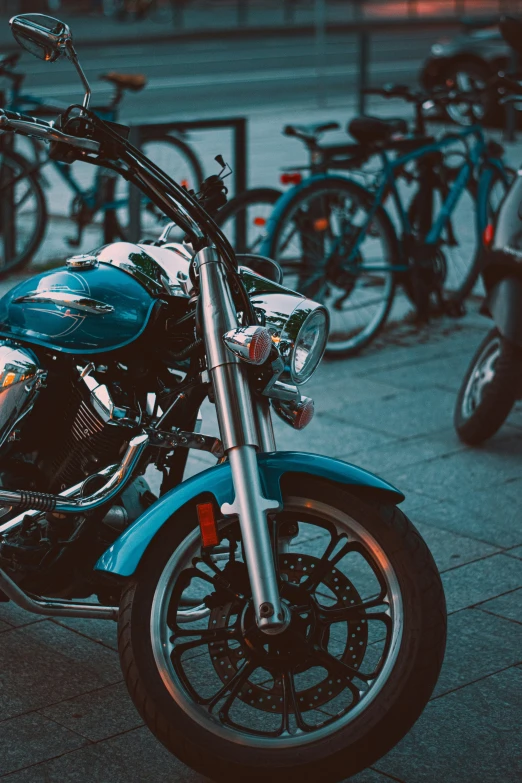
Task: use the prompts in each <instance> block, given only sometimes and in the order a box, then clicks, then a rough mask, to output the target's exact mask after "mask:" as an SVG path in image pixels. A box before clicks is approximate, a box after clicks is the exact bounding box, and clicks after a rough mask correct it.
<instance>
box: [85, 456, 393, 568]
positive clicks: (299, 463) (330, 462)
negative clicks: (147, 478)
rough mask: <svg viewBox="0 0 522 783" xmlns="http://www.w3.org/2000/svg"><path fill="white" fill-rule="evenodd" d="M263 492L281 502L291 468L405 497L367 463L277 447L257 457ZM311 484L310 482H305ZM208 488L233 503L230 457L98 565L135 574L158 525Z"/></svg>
mask: <svg viewBox="0 0 522 783" xmlns="http://www.w3.org/2000/svg"><path fill="white" fill-rule="evenodd" d="M257 461H258V465H259V472H260V476H261V484H262V488H263V494H264V496H265V497H266V498H270V499H271V500H272V499H273V500H278V501H279V502H280V503H281V502H282V497H281V478H282V476H284V475H285V474H287V473H294V474H295V473H297V474H303V475H308V476H317V477H319V478H325V479H329V480H330V481H334V482H336V483H338V484H345V485H347V486H352V487H360V488H365V490H366V492H372V491H373V493H374V494H375V496H376V497H381V498H382V499H383V500H386V501H387V502H391V503H400V502H401V501H402V500H404V495H403V494H402V492H399V491H398V490H397V489H395V487H392V486H391V484H388V483H387V482H386V481H383V480H382V479H380V478H378V476H374V475H373V473H369V472H368V471H366V470H363V469H362V468H358V467H356V466H355V465H350V464H349V463H347V462H342V461H341V460H338V459H332V458H331V457H323V456H319V455H318V454H304V453H301V452H298V451H275V452H272V453H270V454H260V455H259V456H258V458H257ZM303 489H306V483H303ZM204 494H207V495H208V494H211V495H213V496H214V497H215V499H216V503H217V504H218V506H219V507H221V506H222V505H223V503H232V501H233V500H234V488H233V484H232V475H231V471H230V463H229V462H223V463H222V464H221V465H217V466H216V467H213V468H209V469H208V470H205V471H203V472H202V473H198V474H197V475H196V476H193V477H192V478H191V479H189V480H188V481H185V482H183V484H180V485H179V486H177V487H175V488H174V489H172V490H171V491H170V492H167V494H166V495H163V497H161V498H160V499H159V500H158V501H157V502H156V503H154V505H153V506H151V507H150V508H149V509H147V511H146V512H145V513H144V514H142V515H141V517H140V518H139V519H137V520H136V521H135V522H133V524H132V525H130V526H129V527H128V528H127V530H126V531H125V532H124V533H123V534H122V535H121V536H120V537H119V538H118V540H117V541H115V542H114V544H113V545H112V546H111V547H110V548H109V549H108V550H107V551H106V552H105V553H104V554H103V555H102V557H101V558H100V559H99V560H98V562H97V563H96V566H95V568H96V570H97V571H105V572H107V573H110V574H116V575H118V576H132V574H133V573H134V572H135V570H136V568H137V567H138V564H139V562H140V560H141V558H142V556H143V554H144V552H145V550H146V549H147V547H148V546H149V544H150V542H151V541H152V539H153V538H154V536H155V535H156V533H157V532H158V530H159V529H160V528H161V527H162V526H163V525H164V524H165V523H166V522H167V521H168V520H169V519H171V518H172V516H173V515H174V514H175V513H176V512H177V511H179V510H180V509H181V508H183V506H186V505H187V504H188V503H193V502H194V501H195V500H196V498H198V497H200V496H201V495H204Z"/></svg>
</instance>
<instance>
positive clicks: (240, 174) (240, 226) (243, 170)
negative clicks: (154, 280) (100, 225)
mask: <svg viewBox="0 0 522 783" xmlns="http://www.w3.org/2000/svg"><path fill="white" fill-rule="evenodd" d="M144 128H147V130H148V131H151V130H156V131H161V132H164V133H169V132H171V131H189V130H217V129H229V130H231V131H232V134H233V136H232V138H233V157H232V163H231V167H232V170H233V181H234V192H235V193H236V194H237V193H242V192H243V191H245V190H246V189H247V182H248V171H247V167H248V141H247V119H246V118H245V117H224V118H217V119H209V120H188V121H184V122H179V121H176V122H160V123H155V122H151V123H142V124H140V125H131V129H130V135H129V141H130V142H131V143H132V144H134V146H135V147H138V149H141V140H142V138H143V129H144ZM216 152H219V150H216ZM110 221H111V215H110V212H107V213H106V214H105V236H106V240H105V241H106V242H111V241H112V239H113V237H112V238H111V237H110V231H111V229H110ZM140 238H141V194H140V192H139V190H138V189H137V188H135V187H134V186H132V185H131V187H130V193H129V240H130V241H131V242H138V241H139V240H140ZM245 239H246V221H245V216H244V215H241V216H239V217H238V218H237V219H236V243H237V244H238V246H241V245H244V243H245Z"/></svg>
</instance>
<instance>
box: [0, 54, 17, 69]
mask: <svg viewBox="0 0 522 783" xmlns="http://www.w3.org/2000/svg"><path fill="white" fill-rule="evenodd" d="M21 56H22V55H21V53H20V52H13V54H6V56H5V57H0V69H1V68H14V66H15V65H16V63H17V62H18V60H19V59H20V57H21Z"/></svg>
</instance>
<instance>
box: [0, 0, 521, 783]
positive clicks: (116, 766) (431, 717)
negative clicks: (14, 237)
mask: <svg viewBox="0 0 522 783" xmlns="http://www.w3.org/2000/svg"><path fill="white" fill-rule="evenodd" d="M8 5H9V4H8V3H7V4H5V3H4V6H3V8H4V11H5V13H6V14H7V13H10V12H11V11H12V8H8V7H7V6H8ZM214 5H215V3H214ZM413 5H415V12H416V13H418V14H420V15H421V17H422V14H425V13H427V12H428V11H429V12H430V14H434V13H440V15H441V16H444V14H447V15H449V14H450V13H453V10H454V9H453V3H451V4H449V3H447V4H445V3H443V2H440V3H437V2H432V3H427V2H420V1H419V2H418V3H416V4H411V3H384V2H381V3H378V2H371V3H370V2H369V3H364V4H362V5H359V6H358V7H357V6H355V5H352V4H350V5H349V6H348V4H340V3H339V4H337V3H335V4H331V5H330V6H329V13H330V14H331V18H332V19H333V18H334V16H333V14H334V13H338V12H339V13H341V12H342V13H345V12H346V13H345V16H346V21H347V22H349V21H350V19H352V18H354V15H355V14H356V13H357V14H361V13H362V12H363V13H364V15H365V16H368V17H370V16H372V15H373V16H374V17H376V18H380V17H383V16H384V15H386V16H389V17H392V18H394V19H395V20H396V21H397V20H399V21H400V20H401V19H403V18H406V17H407V15H408V14H411V13H412V6H413ZM460 5H461V11H464V12H466V11H468V10H469V8H470V6H471V7H472V9H473V11H477V9H478V10H480V12H482V11H483V12H484V13H490V12H496V11H497V10H498V4H497V3H489V2H484V3H478V2H477V3H467V4H463V3H461V4H460ZM505 5H506V7H507V6H508V5H509V4H505ZM450 6H451V7H450ZM465 6H467V7H465ZM209 7H210V6H209V5H208V4H207V5H206V6H205V5H204V4H203V3H198V4H196V3H194V4H187V5H186V8H185V10H184V18H183V26H181V24H180V27H179V29H178V30H176V31H175V32H176V35H178V34H179V35H178V37H177V39H176V40H175V41H174V40H173V39H171V38H172V31H171V30H170V28H169V29H167V27H166V24H164V25H163V27H160V31H158V22H155V21H146V22H143V23H140V24H139V25H138V23H135V22H131V21H127V22H125V23H116V22H112V21H105V20H101V18H100V17H99V16H95V15H94V14H91V15H90V16H87V15H85V13H84V14H83V15H80V13H79V11H78V10H77V9H74V13H73V11H71V17H70V19H68V18H67V13H66V10H65V9H64V8H62V9H60V10H58V11H55V13H56V15H57V16H60V17H62V18H64V19H65V20H66V21H70V23H71V26H72V27H73V33H75V36H76V42H77V47H78V49H79V54H80V58H81V61H82V64H83V66H84V69H85V71H86V73H87V76H88V78H89V79H90V80H91V81H92V86H93V88H94V98H95V99H96V98H97V97H99V98H100V99H101V100H105V99H106V98H107V95H108V93H107V89H108V88H107V85H105V84H103V83H99V82H98V81H97V76H98V75H99V74H100V73H103V72H105V71H108V70H118V71H123V72H128V73H133V72H142V73H144V74H146V76H147V77H148V79H149V84H148V86H147V88H146V89H145V90H144V91H143V92H141V93H139V94H138V95H128V96H127V97H126V99H125V102H124V104H123V112H122V120H123V121H130V122H132V121H140V120H141V119H142V118H143V117H147V119H148V120H151V119H159V120H163V119H165V120H166V119H169V120H171V119H177V120H193V119H200V118H212V117H223V116H233V115H238V116H246V117H247V119H248V123H249V136H248V139H249V149H248V161H249V186H256V185H268V186H276V187H277V186H278V181H279V170H280V168H281V166H283V165H289V164H290V163H291V164H294V163H295V164H300V163H304V162H305V161H306V154H305V151H304V148H302V146H301V145H300V143H299V142H297V141H295V140H291V139H287V138H285V137H283V136H282V135H281V133H280V130H281V128H282V126H283V125H284V124H285V123H286V122H290V121H291V122H294V123H297V122H314V121H319V120H323V119H335V120H337V121H339V122H340V123H341V126H342V128H343V129H344V128H345V127H346V124H347V122H348V120H349V119H350V118H351V117H353V116H355V113H356V105H357V101H356V94H355V87H356V84H357V64H356V58H357V46H358V44H357V37H356V35H355V34H354V33H350V32H349V31H341V30H337V31H335V30H331V29H330V30H329V31H328V34H327V35H326V38H325V41H324V47H323V48H322V49H321V50H319V48H318V45H317V38H316V37H315V36H314V34H313V31H312V30H311V29H310V30H307V29H303V30H301V31H299V30H294V32H293V34H292V35H288V36H284V35H280V34H277V35H275V34H274V35H270V36H269V35H267V34H266V33H263V35H262V36H261V35H260V36H256V35H254V34H252V30H251V29H250V30H249V34H248V37H245V36H244V35H238V34H234V35H232V34H230V35H229V34H227V35H219V34H218V33H217V32H216V31H215V28H217V27H219V26H221V27H222V28H227V27H228V29H229V30H232V28H234V27H235V26H237V22H238V17H237V13H238V7H237V6H236V5H235V4H233V3H230V4H228V5H227V4H220V8H219V13H218V12H217V11H216V12H215V13H214V15H213V16H212V19H211V21H212V23H213V24H210V23H209V25H208V29H210V30H212V29H214V33H213V34H212V35H206V34H205V35H203V34H202V31H203V32H204V25H203V22H202V20H203V21H204V20H205V19H208V18H209V11H208V9H209ZM0 8H1V6H0ZM441 9H442V10H441ZM294 10H295V11H296V18H297V21H298V22H300V23H302V25H303V28H305V26H306V25H311V24H312V22H313V17H312V9H311V6H309V7H304V6H303V7H300V4H297V7H296V8H295V9H294ZM254 12H255V13H254ZM283 12H284V8H283V6H282V4H277V5H276V4H274V6H273V7H271V8H270V9H269V12H266V13H265V12H264V11H263V9H259V8H258V9H257V10H256V9H250V12H249V18H248V19H247V20H246V22H245V19H243V24H244V25H245V26H250V28H253V27H255V25H256V24H257V25H262V26H265V27H266V26H268V25H269V24H270V25H273V24H275V23H277V24H283V22H284V17H283ZM348 12H349V13H350V14H352V16H351V17H348ZM276 13H277V14H280V19H281V21H278V20H276V21H275V22H274V15H275V14H276ZM198 14H199V16H198ZM219 14H222V15H221V16H219ZM225 14H226V15H227V19H228V21H227V19H225V16H224V15H225ZM255 14H257V16H256V15H255ZM299 14H300V17H299ZM298 17H299V18H298ZM335 19H340V16H338V17H335ZM198 20H199V22H198ZM171 21H172V20H171ZM169 24H170V22H169ZM456 29H457V28H456V25H455V24H454V23H452V22H450V21H444V19H443V20H442V21H441V22H440V24H438V25H437V26H432V25H428V24H426V25H425V26H421V27H418V28H416V29H415V30H412V29H408V28H406V27H401V26H400V25H399V24H397V25H396V26H395V27H393V29H388V30H387V29H383V28H376V29H375V31H374V32H372V35H371V70H370V79H371V82H372V83H374V84H382V83H385V82H389V81H395V82H402V83H408V84H414V83H415V82H416V79H417V74H418V71H419V69H420V67H421V64H422V62H423V60H424V59H425V57H426V56H427V54H428V52H429V49H430V46H431V44H432V43H433V42H434V41H435V40H437V39H438V38H439V37H441V36H444V35H451V34H454V32H455V30H456ZM194 30H195V31H196V32H197V34H195V33H194ZM190 31H192V33H190V34H189V32H190ZM111 36H112V37H111ZM169 36H170V38H169ZM82 41H85V47H83V46H82ZM94 44H95V45H94ZM2 45H4V48H5V50H6V51H7V49H10V50H13V49H14V47H13V43H12V39H11V38H10V33H9V31H8V30H7V22H6V19H4V20H2V21H0V47H1V46H2ZM20 67H21V70H24V71H25V72H26V73H27V83H26V86H27V88H30V90H31V91H32V92H33V93H36V94H38V95H41V96H45V97H48V98H49V99H53V100H59V101H62V102H64V103H67V102H68V101H72V100H78V99H79V98H80V97H81V91H80V89H79V84H78V82H77V78H76V76H75V74H74V72H73V71H72V69H71V68H70V67H68V66H67V64H65V63H57V64H54V65H52V66H47V65H45V64H44V63H38V62H37V61H36V60H34V59H31V58H30V57H29V56H28V55H25V54H24V56H23V58H22V60H21V65H20ZM370 110H371V112H372V113H375V114H379V115H383V116H393V115H395V116H404V115H405V109H404V105H403V104H400V103H385V102H383V101H375V102H373V101H372V102H371V104H370ZM495 136H496V138H500V137H501V134H500V132H496V134H495ZM343 138H346V136H345V131H344V130H342V131H340V132H339V133H336V134H332V135H331V137H330V140H331V141H332V142H334V141H337V140H342V139H343ZM189 141H190V143H191V144H192V145H194V147H195V149H196V150H197V152H198V154H199V155H200V157H201V159H202V161H203V163H204V167H205V173H206V174H207V175H208V174H210V173H214V172H215V171H216V164H215V163H214V161H213V158H214V156H215V155H216V154H218V153H222V154H223V155H224V156H225V158H226V159H231V154H232V151H231V140H230V136H229V134H228V132H226V131H223V132H219V133H216V132H191V133H190V135H189ZM508 157H509V159H510V161H511V163H512V164H513V165H517V164H518V163H519V162H520V160H521V159H522V144H520V143H514V144H511V145H509V147H508ZM48 176H49V185H50V190H49V194H52V196H50V198H49V201H50V205H51V212H52V215H53V219H52V221H51V224H50V226H49V228H48V232H47V240H46V243H45V245H44V247H43V248H42V250H41V251H40V252H39V254H38V257H37V258H36V259H35V262H34V266H33V270H34V269H39V268H42V265H46V264H48V263H52V262H54V261H56V260H57V259H59V258H64V257H66V256H67V255H68V254H70V252H71V251H70V249H69V248H68V247H67V245H66V243H65V242H64V239H63V237H64V234H66V233H72V229H71V228H70V226H69V225H68V223H67V220H66V215H67V214H68V206H69V196H68V194H67V193H66V192H65V191H64V190H63V189H61V190H60V189H59V188H58V187H57V183H56V182H55V181H54V180H53V178H52V176H51V174H49V175H48ZM89 176H92V173H91V172H90V170H88V169H87V168H86V169H85V177H86V178H88V177H89ZM101 242H102V233H101V226H95V227H93V228H92V229H90V230H89V231H88V232H87V234H86V236H85V240H84V243H83V245H82V248H81V249H84V250H88V249H92V248H93V247H95V246H97V245H99V244H101ZM75 252H77V251H75ZM29 272H30V270H29ZM26 274H27V273H26ZM17 279H19V278H17ZM14 281H15V278H13V279H12V280H11V281H9V282H2V284H1V286H0V289H1V291H5V290H6V288H8V287H10V286H11V285H12V284H13V282H14ZM478 307H479V299H478V297H475V298H473V299H472V300H471V301H470V303H469V305H468V310H467V314H466V316H465V317H463V318H461V319H458V320H450V319H439V320H436V321H434V322H433V323H431V324H430V325H428V326H427V327H424V328H422V329H419V328H417V327H414V326H411V325H409V324H408V323H405V322H398V321H397V320H396V319H394V320H392V324H391V325H390V328H389V329H388V330H387V331H386V332H385V333H384V334H383V335H382V337H380V338H379V339H378V340H377V341H376V343H375V344H374V345H373V346H372V347H371V348H370V349H368V350H367V351H365V352H364V353H363V354H362V355H361V356H360V357H357V358H355V359H351V360H346V361H341V362H324V364H323V366H322V368H321V369H320V370H319V371H318V373H317V376H315V377H314V379H313V381H312V382H311V383H310V385H309V387H308V389H309V391H308V392H307V393H308V394H309V395H310V396H312V397H315V400H316V416H315V418H314V420H313V422H312V423H311V425H310V426H309V427H308V428H307V429H306V430H305V431H303V432H301V433H298V432H295V431H292V430H290V429H289V428H288V427H285V426H284V425H282V424H280V423H279V422H278V423H277V442H278V447H279V448H281V449H299V450H304V451H311V452H317V453H324V454H328V455H331V456H336V457H340V458H342V459H345V460H347V461H349V462H354V463H355V464H358V465H361V466H363V467H365V468H367V469H370V470H371V471H373V472H375V473H377V474H379V475H382V476H383V477H384V478H385V479H387V480H389V481H391V482H392V483H394V484H395V485H397V486H398V487H399V488H400V489H401V490H403V491H404V492H405V494H406V496H407V499H406V501H405V503H404V506H403V507H404V510H405V512H406V513H407V514H408V515H409V516H410V517H411V518H412V520H413V521H414V523H415V524H416V525H417V527H418V528H419V530H420V532H421V534H422V535H423V536H424V537H425V538H426V540H427V542H428V545H429V546H430V548H431V549H432V552H433V554H434V557H435V559H436V562H437V564H438V566H439V568H440V570H441V572H442V575H443V582H444V587H445V590H446V598H447V603H448V610H449V640H448V651H447V656H446V660H445V664H444V668H443V672H442V676H441V679H440V681H439V684H438V685H437V688H436V690H435V693H434V696H433V699H432V701H431V703H430V704H429V706H428V707H427V709H426V711H425V713H424V714H423V716H422V717H421V719H420V720H419V722H418V723H417V725H416V726H415V727H414V729H413V730H412V732H411V733H410V734H409V735H408V736H407V737H406V738H405V739H404V740H403V741H402V742H401V743H400V745H399V746H398V747H397V748H395V749H394V750H393V751H392V752H391V753H390V754H389V755H388V756H386V757H385V758H383V759H381V760H380V761H379V762H378V763H376V764H375V766H374V768H373V769H371V770H368V771H366V772H364V773H361V774H360V775H359V776H357V777H356V778H352V780H354V781H355V782H356V783H386V781H390V780H393V781H398V782H399V783H442V781H444V783H477V782H478V781H480V783H519V781H520V780H521V779H522V747H521V743H520V736H521V729H522V609H521V607H522V524H521V522H522V519H521V517H522V515H521V513H520V507H521V500H522V472H521V470H520V455H521V451H522V409H521V408H520V406H519V407H518V409H517V410H515V411H514V412H513V413H512V415H511V416H510V417H509V420H508V423H507V424H506V425H505V426H504V427H503V428H502V430H501V432H500V433H499V434H498V435H497V436H496V437H495V438H493V439H492V440H491V441H490V442H488V443H487V444H486V445H485V446H484V447H483V448H481V449H475V450H471V449H469V448H466V447H464V446H463V445H462V444H461V443H460V442H459V441H458V439H457V437H456V435H455V433H454V430H453V426H452V413H453V406H454V403H455V396H456V392H457V389H458V387H459V385H460V382H461V379H462V377H463V374H464V371H465V369H466V367H467V364H468V362H469V360H470V358H471V355H472V353H473V352H474V350H475V348H476V346H477V345H478V344H479V342H480V341H481V339H482V337H483V335H484V334H485V332H486V331H487V330H488V329H489V328H490V323H489V322H488V321H486V320H485V319H484V318H482V317H480V316H479V315H478ZM204 414H205V415H204V431H205V432H212V431H213V430H214V431H215V426H216V425H215V419H214V416H213V411H212V409H211V408H210V406H206V407H205V409H204ZM208 464H209V460H208V458H205V457H203V456H197V457H192V458H191V460H190V463H189V473H193V472H196V471H199V470H201V469H203V468H205V467H207V465H208ZM0 778H1V779H5V780H6V781H10V783H69V782H70V783H73V781H75V782H76V781H81V783H120V781H121V783H134V782H135V781H136V783H138V781H139V783H143V781H147V782H148V781H151V782H152V781H154V783H162V782H163V781H165V783H167V781H168V782H169V783H174V782H175V781H186V782H187V783H189V782H190V783H196V782H197V783H200V782H201V783H203V778H201V777H200V776H198V775H196V774H195V773H193V772H191V771H190V770H188V769H187V768H185V767H184V766H183V765H182V764H181V763H179V762H178V761H177V760H175V759H174V758H172V757H171V756H169V754H168V753H167V752H166V751H165V750H164V749H163V748H162V747H161V746H160V745H159V744H158V743H157V742H156V740H155V739H154V738H153V737H152V735H151V734H150V733H149V732H148V730H147V729H146V728H145V727H143V725H142V722H141V720H140V718H139V716H138V715H137V713H136V711H135V709H134V707H133V706H132V703H131V701H130V699H129V697H128V696H127V693H126V689H125V686H124V684H123V682H122V676H121V672H120V668H119V662H118V656H117V653H116V629H115V626H114V624H112V623H103V622H97V621H90V620H70V621H62V620H60V621H54V620H45V619H39V618H35V617H34V616H32V615H28V614H26V613H24V612H23V611H21V610H18V609H17V608H16V607H14V606H12V605H9V604H0Z"/></svg>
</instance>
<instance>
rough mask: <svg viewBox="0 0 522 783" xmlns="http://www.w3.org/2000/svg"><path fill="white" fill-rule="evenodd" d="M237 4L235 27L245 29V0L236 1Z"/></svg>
mask: <svg viewBox="0 0 522 783" xmlns="http://www.w3.org/2000/svg"><path fill="white" fill-rule="evenodd" d="M236 2H237V26H238V27H246V24H247V19H248V8H247V0H236Z"/></svg>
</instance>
